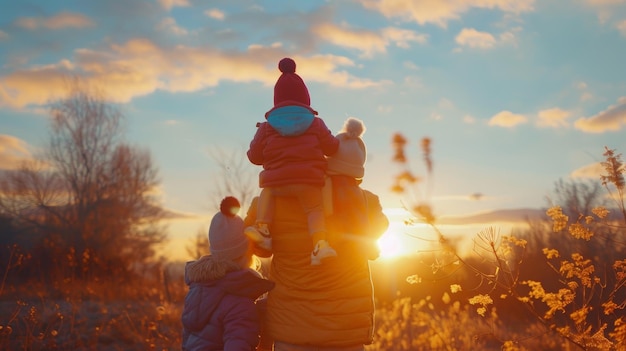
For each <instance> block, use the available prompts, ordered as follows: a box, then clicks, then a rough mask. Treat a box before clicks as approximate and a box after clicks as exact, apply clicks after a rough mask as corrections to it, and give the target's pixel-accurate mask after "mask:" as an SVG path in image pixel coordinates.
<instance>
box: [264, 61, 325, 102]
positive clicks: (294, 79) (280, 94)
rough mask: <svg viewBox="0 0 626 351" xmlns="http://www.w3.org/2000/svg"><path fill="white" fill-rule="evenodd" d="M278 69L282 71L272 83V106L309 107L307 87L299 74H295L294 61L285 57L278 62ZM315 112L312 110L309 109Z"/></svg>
mask: <svg viewBox="0 0 626 351" xmlns="http://www.w3.org/2000/svg"><path fill="white" fill-rule="evenodd" d="M278 69H279V70H280V71H281V72H282V74H281V75H280V77H278V80H277V81H276V85H274V108H276V107H281V106H289V105H298V106H303V107H307V108H309V109H311V97H310V96H309V89H307V87H306V84H304V81H303V80H302V78H300V76H299V75H297V74H296V62H295V61H294V60H293V59H291V58H289V57H285V58H283V59H282V60H280V62H278ZM311 111H313V112H314V113H315V114H317V112H315V111H314V110H312V109H311Z"/></svg>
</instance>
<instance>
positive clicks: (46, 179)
mask: <svg viewBox="0 0 626 351" xmlns="http://www.w3.org/2000/svg"><path fill="white" fill-rule="evenodd" d="M50 112H51V115H52V125H51V132H50V143H49V147H48V149H47V151H46V152H45V153H44V154H43V155H42V156H41V157H42V160H41V161H40V162H36V163H25V164H24V165H23V166H22V168H21V169H20V170H18V171H17V172H12V173H7V174H6V175H5V176H4V177H2V179H1V180H0V186H1V188H0V191H1V192H2V194H3V196H2V197H0V198H1V199H2V200H0V211H2V212H3V213H6V214H8V215H10V216H11V217H13V218H16V219H19V220H20V221H21V222H23V223H28V224H30V225H32V226H33V227H35V228H37V231H38V232H39V233H40V234H43V237H44V238H45V243H46V245H48V247H49V248H54V249H55V250H57V251H60V252H57V255H58V254H59V253H61V254H62V257H66V258H67V261H69V262H70V264H69V266H71V267H73V274H74V275H78V276H82V277H86V276H87V275H89V276H93V275H101V274H120V273H121V275H122V276H124V275H126V274H127V273H129V272H130V270H131V266H132V265H133V264H135V263H138V262H145V261H146V260H148V259H150V258H151V257H152V256H153V255H154V249H153V248H154V246H155V245H156V244H157V243H160V242H161V241H162V240H163V239H164V238H165V232H164V230H163V227H162V226H161V225H160V224H159V220H160V219H161V218H162V210H161V207H160V205H159V203H158V199H157V198H156V197H155V196H154V195H153V194H154V191H153V190H154V188H155V187H156V186H158V184H159V180H158V171H157V169H156V167H155V166H154V164H153V163H152V159H151V157H150V154H149V152H148V151H145V150H141V149H139V148H137V147H133V146H130V145H127V144H126V143H124V142H123V140H122V136H123V129H122V122H123V117H124V116H123V115H122V113H121V112H120V110H119V108H118V107H117V106H115V105H113V104H112V103H110V102H107V101H106V100H105V99H104V98H103V97H102V96H101V95H100V94H99V93H98V91H97V90H95V89H93V88H91V87H89V86H87V85H86V84H84V83H82V82H80V81H79V80H74V81H72V82H71V84H70V89H69V92H68V95H67V97H65V98H61V99H59V100H56V101H54V102H52V103H51V104H50ZM49 238H57V239H56V240H54V242H53V243H52V242H50V239H49Z"/></svg>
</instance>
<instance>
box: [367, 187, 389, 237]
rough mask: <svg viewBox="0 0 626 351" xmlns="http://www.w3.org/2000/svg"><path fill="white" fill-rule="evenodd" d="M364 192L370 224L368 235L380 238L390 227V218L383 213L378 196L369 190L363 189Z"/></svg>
mask: <svg viewBox="0 0 626 351" xmlns="http://www.w3.org/2000/svg"><path fill="white" fill-rule="evenodd" d="M363 192H364V193H365V199H366V200H367V216H368V219H369V225H370V228H369V231H368V236H370V237H371V238H373V239H376V240H378V238H380V237H381V236H382V235H383V234H384V233H385V231H387V228H389V219H388V218H387V216H386V215H385V214H384V213H383V207H382V206H381V204H380V200H379V198H378V196H377V195H375V194H374V193H372V192H370V191H368V190H363Z"/></svg>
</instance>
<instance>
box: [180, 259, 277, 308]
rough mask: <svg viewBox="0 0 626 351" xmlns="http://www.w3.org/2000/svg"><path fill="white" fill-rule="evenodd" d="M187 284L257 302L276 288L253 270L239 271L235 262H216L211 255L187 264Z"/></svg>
mask: <svg viewBox="0 0 626 351" xmlns="http://www.w3.org/2000/svg"><path fill="white" fill-rule="evenodd" d="M185 283H187V285H189V286H190V287H191V286H193V285H200V286H203V287H206V288H216V289H218V290H221V291H223V292H225V293H227V294H232V295H237V296H243V297H248V298H251V299H253V300H256V299H257V298H258V297H259V296H261V295H263V294H264V293H266V292H267V291H269V290H271V289H272V288H273V287H274V282H271V281H269V280H267V279H263V277H261V275H260V274H259V273H258V272H256V271H254V270H252V269H239V268H238V267H237V266H236V265H235V263H234V262H231V261H220V260H215V259H213V257H212V256H211V255H207V256H203V257H201V258H200V259H199V260H197V261H191V262H187V265H186V266H185Z"/></svg>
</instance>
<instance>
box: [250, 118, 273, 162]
mask: <svg viewBox="0 0 626 351" xmlns="http://www.w3.org/2000/svg"><path fill="white" fill-rule="evenodd" d="M268 126H269V125H268V124H267V122H263V123H261V124H260V125H259V127H258V128H257V129H256V133H255V134H254V138H253V139H252V141H251V142H250V148H249V149H248V152H247V155H248V160H250V162H252V163H253V164H255V165H259V166H261V165H263V162H264V160H263V148H264V147H265V135H266V133H267V128H268Z"/></svg>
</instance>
